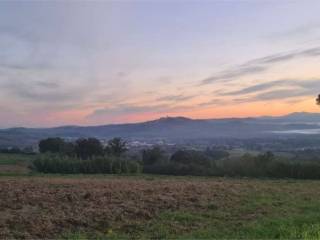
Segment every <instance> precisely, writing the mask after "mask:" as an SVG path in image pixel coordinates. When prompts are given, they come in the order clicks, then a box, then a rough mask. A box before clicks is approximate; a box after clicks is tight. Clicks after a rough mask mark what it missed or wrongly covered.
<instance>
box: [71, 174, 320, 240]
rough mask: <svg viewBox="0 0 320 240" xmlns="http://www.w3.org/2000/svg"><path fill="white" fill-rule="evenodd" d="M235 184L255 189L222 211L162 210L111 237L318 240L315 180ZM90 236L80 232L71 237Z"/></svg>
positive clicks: (319, 221) (319, 222)
mask: <svg viewBox="0 0 320 240" xmlns="http://www.w3.org/2000/svg"><path fill="white" fill-rule="evenodd" d="M189 180H191V179H189ZM208 181H210V180H208ZM226 181H228V180H226ZM232 181H233V180H232ZM239 181H249V182H250V181H254V182H256V183H257V186H258V188H253V189H247V190H248V191H247V192H246V193H245V194H243V195H242V196H241V199H240V202H238V204H236V203H235V204H234V205H230V206H229V205H227V206H225V207H221V206H217V205H216V204H215V203H214V201H213V202H209V203H207V204H206V205H203V206H201V208H199V209H196V210H195V209H190V210H185V209H184V210H183V211H179V210H177V211H163V212H162V213H160V214H159V215H158V216H156V217H154V218H153V219H151V220H150V221H148V222H146V223H143V224H141V223H136V224H132V225H131V226H130V227H127V228H126V229H118V230H117V229H115V230H114V231H113V235H112V238H115V239H117V238H118V239H119V238H121V239H123V238H126V239H131V238H138V239H305V240H307V239H320V198H319V196H320V192H319V190H320V189H319V187H317V185H318V184H319V182H316V181H299V180H294V181H293V180H289V181H288V180H278V181H271V180H253V179H252V180H250V179H249V180H239ZM259 188H260V189H259ZM218 205H221V204H218ZM71 236H74V235H72V234H71V235H69V237H71ZM69 237H67V239H73V238H69ZM89 238H92V236H91V237H90V235H86V233H83V234H82V235H81V237H80V238H76V239H89ZM98 238H99V239H110V236H108V235H100V236H99V237H98Z"/></svg>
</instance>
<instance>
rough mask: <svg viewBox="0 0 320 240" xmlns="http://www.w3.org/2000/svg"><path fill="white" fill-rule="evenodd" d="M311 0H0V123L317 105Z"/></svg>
mask: <svg viewBox="0 0 320 240" xmlns="http://www.w3.org/2000/svg"><path fill="white" fill-rule="evenodd" d="M319 11H320V1H318V0H315V1H308V0H305V1H298V0H297V1H284V0H283V1H253V0H251V1H249V0H248V1H180V0H179V1H178V0H177V1H160V0H159V1H157V0H154V1H150V0H149V1H135V0H133V1H1V2H0V127H1V128H3V127H14V126H32V127H40V126H57V125H66V124H68V125H70V124H77V125H96V124H106V123H121V122H137V121H144V120H149V119H155V118H158V117H161V116H186V117H192V118H220V117H245V116H261V115H282V114H286V113H290V112H295V111H310V112H317V111H320V109H319V108H318V107H317V106H315V96H316V95H317V94H318V92H320V15H319Z"/></svg>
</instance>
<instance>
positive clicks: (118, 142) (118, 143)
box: [105, 138, 128, 157]
mask: <svg viewBox="0 0 320 240" xmlns="http://www.w3.org/2000/svg"><path fill="white" fill-rule="evenodd" d="M127 150H128V149H127V142H126V141H124V140H122V139H121V138H113V139H111V140H110V141H109V142H108V145H107V146H106V149H105V151H106V152H107V153H109V154H112V155H115V156H117V157H120V156H121V155H122V154H123V153H125V152H126V151H127Z"/></svg>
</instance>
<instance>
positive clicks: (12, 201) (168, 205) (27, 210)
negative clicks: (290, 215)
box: [0, 177, 304, 239]
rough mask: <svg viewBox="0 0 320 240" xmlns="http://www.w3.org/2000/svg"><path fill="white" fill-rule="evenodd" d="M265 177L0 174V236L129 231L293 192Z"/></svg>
mask: <svg viewBox="0 0 320 240" xmlns="http://www.w3.org/2000/svg"><path fill="white" fill-rule="evenodd" d="M267 183H268V184H265V182H264V181H256V180H237V179H233V180H232V179H223V178H211V179H205V178H169V179H165V178H150V179H148V178H142V177H96V178H93V177H85V178H79V177H76V178H75V177H73V178H66V177H18V178H14V177H1V178H0V213H1V214H0V239H8V238H19V239H21V238H28V239H31V238H32V239H39V238H41V239H43V238H54V237H59V236H61V235H62V234H63V233H66V232H73V231H85V232H92V233H102V234H103V233H106V232H107V231H108V230H109V229H116V230H119V231H121V232H128V231H133V230H134V228H135V226H142V227H143V225H144V223H147V222H148V221H150V220H152V219H153V218H155V217H156V216H157V215H159V214H160V213H161V212H164V211H177V210H178V211H181V210H182V211H183V210H184V209H185V210H188V211H207V210H208V207H210V209H212V208H213V207H214V208H217V209H220V210H221V209H225V210H226V211H228V209H230V208H237V207H241V204H242V203H243V199H244V196H246V195H247V194H248V192H253V191H269V192H270V191H274V192H281V191H292V192H294V191H295V189H296V187H297V186H296V187H293V186H294V185H295V184H292V185H290V184H285V183H284V182H282V183H281V184H278V183H277V182H272V181H269V182H267ZM291 186H292V187H291ZM298 188H299V189H304V188H303V186H302V185H301V186H300V185H298ZM301 194H303V193H301ZM261 211H263V209H261ZM255 214H256V213H252V212H248V213H244V214H243V215H241V218H242V219H244V220H245V219H248V218H254V217H255V216H254V215H255ZM132 226H133V227H132Z"/></svg>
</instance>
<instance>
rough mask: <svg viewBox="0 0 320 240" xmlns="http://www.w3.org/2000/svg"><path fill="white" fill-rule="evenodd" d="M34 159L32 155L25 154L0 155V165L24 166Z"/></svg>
mask: <svg viewBox="0 0 320 240" xmlns="http://www.w3.org/2000/svg"><path fill="white" fill-rule="evenodd" d="M34 157H35V156H34V155H27V154H11V153H10V154H7V153H0V165H16V164H25V163H29V162H31V161H32V160H33V159H34Z"/></svg>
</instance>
